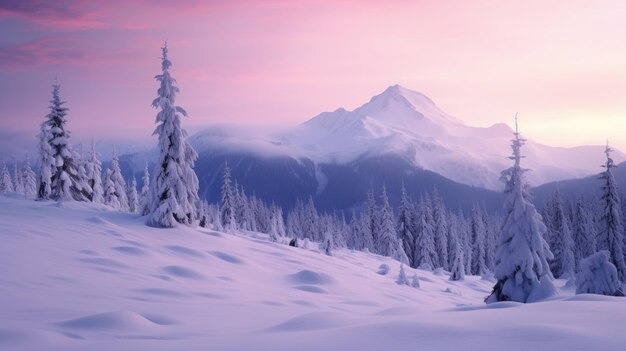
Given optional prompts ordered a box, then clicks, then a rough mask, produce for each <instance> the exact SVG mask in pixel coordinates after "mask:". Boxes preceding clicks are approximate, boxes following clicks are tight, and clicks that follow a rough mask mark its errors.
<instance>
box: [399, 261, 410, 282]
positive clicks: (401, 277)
mask: <svg viewBox="0 0 626 351" xmlns="http://www.w3.org/2000/svg"><path fill="white" fill-rule="evenodd" d="M396 284H398V285H410V283H409V278H407V276H406V272H405V271H404V263H401V264H400V272H399V273H398V279H397V280H396Z"/></svg>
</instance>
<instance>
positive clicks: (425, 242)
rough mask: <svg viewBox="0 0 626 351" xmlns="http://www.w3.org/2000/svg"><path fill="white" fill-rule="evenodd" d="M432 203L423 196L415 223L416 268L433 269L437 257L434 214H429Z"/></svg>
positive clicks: (414, 260)
mask: <svg viewBox="0 0 626 351" xmlns="http://www.w3.org/2000/svg"><path fill="white" fill-rule="evenodd" d="M429 211H430V204H429V202H427V201H425V200H424V199H423V198H422V199H421V201H420V204H419V213H418V215H417V218H416V224H415V258H414V259H413V262H414V264H415V268H420V269H426V270H432V269H433V267H434V262H435V261H436V258H437V253H436V252H435V241H434V238H433V236H434V233H435V230H434V228H433V225H432V216H429V214H428V213H429Z"/></svg>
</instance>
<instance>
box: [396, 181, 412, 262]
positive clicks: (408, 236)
mask: <svg viewBox="0 0 626 351" xmlns="http://www.w3.org/2000/svg"><path fill="white" fill-rule="evenodd" d="M399 212H400V213H399V215H398V235H399V236H400V240H401V242H402V248H403V249H404V252H405V253H406V255H407V257H408V258H409V260H410V262H409V263H408V264H409V265H410V266H414V262H413V259H414V257H415V226H414V224H415V220H414V218H413V217H414V215H413V213H414V212H415V206H413V204H412V203H411V200H410V199H409V196H408V195H407V193H406V188H405V187H404V183H402V190H401V194H400V211H399Z"/></svg>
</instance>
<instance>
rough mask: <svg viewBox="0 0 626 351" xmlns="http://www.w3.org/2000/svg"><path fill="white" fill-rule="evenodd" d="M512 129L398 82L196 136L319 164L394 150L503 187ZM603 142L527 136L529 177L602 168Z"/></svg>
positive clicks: (451, 175)
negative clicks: (561, 142)
mask: <svg viewBox="0 0 626 351" xmlns="http://www.w3.org/2000/svg"><path fill="white" fill-rule="evenodd" d="M522 123H523V120H522ZM512 133H513V131H512V129H511V128H510V127H509V126H507V125H506V124H504V123H499V124H495V125H493V126H491V127H487V128H482V127H472V126H468V125H466V124H464V123H463V122H462V121H460V120H458V119H456V118H454V117H452V116H450V115H448V114H447V113H445V112H443V111H442V110H441V109H440V108H439V107H437V105H436V104H435V103H434V102H433V101H432V100H431V99H429V98H428V97H427V96H425V95H423V94H421V93H418V92H415V91H412V90H409V89H406V88H403V87H401V86H399V85H394V86H390V87H389V88H387V89H386V90H385V91H384V92H382V93H381V94H379V95H376V96H374V97H373V98H372V99H371V100H370V101H369V102H367V103H366V104H364V105H362V106H361V107H358V108H357V109H355V110H353V111H347V110H345V109H343V108H340V109H338V110H336V111H334V112H324V113H321V114H319V115H318V116H315V117H314V118H312V119H310V120H309V121H307V122H305V123H303V124H301V125H298V126H295V127H293V128H289V129H286V130H282V131H280V132H274V133H261V134H259V133H251V132H250V131H249V130H245V129H242V128H237V129H235V130H233V129H230V128H228V127H226V126H219V127H214V128H208V129H207V130H205V131H202V132H199V133H197V134H195V135H194V136H193V137H192V143H193V144H194V145H195V146H197V147H198V148H199V150H200V151H203V150H206V149H215V148H222V149H224V150H237V151H238V152H241V151H248V152H252V153H255V154H258V155H265V156H270V157H271V156H278V155H282V156H288V157H292V158H307V159H310V160H312V161H313V162H314V163H315V164H349V163H350V162H353V161H355V160H359V159H363V158H368V157H376V156H381V155H390V154H391V155H394V156H400V157H402V158H404V159H405V160H407V161H409V162H410V163H411V164H412V165H414V166H415V167H417V168H421V169H424V170H429V171H432V172H435V173H438V174H440V175H442V176H444V177H446V178H448V179H451V180H453V181H456V182H460V183H463V184H468V185H472V186H477V187H483V188H487V189H492V190H499V189H501V188H502V184H501V182H500V181H499V178H500V172H501V171H502V170H503V169H505V168H507V167H509V165H510V161H509V159H508V156H509V154H510V146H509V145H510V139H511V137H512ZM602 150H603V149H602V146H580V147H573V148H565V147H551V146H546V145H543V144H540V143H537V142H534V141H532V140H529V141H528V144H527V146H525V147H524V154H525V156H526V159H525V160H524V162H525V166H526V167H527V168H530V169H532V172H530V173H529V181H530V183H531V184H532V185H535V186H537V185H541V184H544V183H548V182H552V181H557V180H563V179H572V178H581V177H584V176H588V175H590V174H593V173H595V172H598V171H599V168H598V165H599V164H601V159H602V157H603V155H602ZM615 159H616V161H617V162H621V161H624V160H626V157H625V156H624V154H622V153H619V152H618V153H616V154H615ZM323 176H324V175H321V176H318V178H321V179H323Z"/></svg>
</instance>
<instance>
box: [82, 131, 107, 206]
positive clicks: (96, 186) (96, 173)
mask: <svg viewBox="0 0 626 351" xmlns="http://www.w3.org/2000/svg"><path fill="white" fill-rule="evenodd" d="M85 174H86V176H87V184H89V187H90V188H91V196H90V198H91V202H95V203H103V202H104V190H103V189H102V163H101V162H100V160H99V159H98V154H97V153H96V143H95V141H93V140H91V150H89V152H88V153H87V159H86V162H85Z"/></svg>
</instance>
